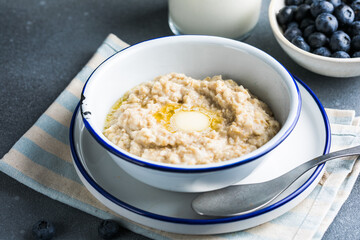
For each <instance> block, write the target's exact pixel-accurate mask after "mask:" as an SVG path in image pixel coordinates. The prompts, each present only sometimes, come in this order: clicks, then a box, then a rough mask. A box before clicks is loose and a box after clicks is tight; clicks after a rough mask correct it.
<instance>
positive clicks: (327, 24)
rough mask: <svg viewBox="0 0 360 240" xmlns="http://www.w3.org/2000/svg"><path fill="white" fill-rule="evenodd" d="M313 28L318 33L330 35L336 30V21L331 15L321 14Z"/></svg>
mask: <svg viewBox="0 0 360 240" xmlns="http://www.w3.org/2000/svg"><path fill="white" fill-rule="evenodd" d="M315 27H316V29H317V30H318V31H319V32H322V33H325V34H331V33H333V32H335V31H336V30H337V28H338V21H337V19H336V17H335V16H334V15H332V14H331V13H321V14H320V15H319V16H317V18H316V20H315Z"/></svg>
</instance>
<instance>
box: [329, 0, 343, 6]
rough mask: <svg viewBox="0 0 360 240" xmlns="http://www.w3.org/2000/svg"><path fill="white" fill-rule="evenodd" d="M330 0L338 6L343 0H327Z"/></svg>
mask: <svg viewBox="0 0 360 240" xmlns="http://www.w3.org/2000/svg"><path fill="white" fill-rule="evenodd" d="M327 1H328V2H330V3H331V4H332V5H334V7H338V6H340V5H341V3H342V2H341V0H327Z"/></svg>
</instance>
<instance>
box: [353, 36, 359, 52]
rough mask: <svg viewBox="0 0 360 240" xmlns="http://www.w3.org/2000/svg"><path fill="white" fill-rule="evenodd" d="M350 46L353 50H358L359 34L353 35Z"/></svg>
mask: <svg viewBox="0 0 360 240" xmlns="http://www.w3.org/2000/svg"><path fill="white" fill-rule="evenodd" d="M351 47H352V50H353V51H360V35H356V36H355V37H353V39H352V41H351Z"/></svg>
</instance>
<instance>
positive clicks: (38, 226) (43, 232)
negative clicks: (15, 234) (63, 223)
mask: <svg viewBox="0 0 360 240" xmlns="http://www.w3.org/2000/svg"><path fill="white" fill-rule="evenodd" d="M32 235H33V237H34V238H35V239H37V240H50V239H52V238H53V237H54V235H55V227H54V225H53V224H52V223H51V222H49V221H46V220H40V221H38V222H36V223H35V224H34V225H33V227H32Z"/></svg>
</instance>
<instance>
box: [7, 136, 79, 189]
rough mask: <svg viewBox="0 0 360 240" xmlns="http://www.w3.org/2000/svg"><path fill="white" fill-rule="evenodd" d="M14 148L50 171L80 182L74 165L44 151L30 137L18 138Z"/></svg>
mask: <svg viewBox="0 0 360 240" xmlns="http://www.w3.org/2000/svg"><path fill="white" fill-rule="evenodd" d="M14 149H16V150H17V151H19V152H20V153H22V154H23V155H25V156H26V157H27V158H29V159H30V160H32V161H33V162H35V163H37V164H39V165H41V166H43V167H45V168H47V169H49V170H50V171H52V172H55V173H57V174H59V175H61V176H63V177H66V178H68V179H71V180H73V181H75V182H78V183H81V181H80V179H79V177H78V175H77V174H76V172H75V169H74V166H73V165H72V164H71V163H69V162H66V161H64V160H62V159H61V158H59V157H57V156H55V155H53V154H52V153H49V152H47V151H45V150H44V149H42V148H41V147H39V146H38V145H37V144H36V143H34V142H33V141H31V140H30V139H28V138H25V137H22V138H20V140H19V141H17V142H16V143H15V145H14Z"/></svg>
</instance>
